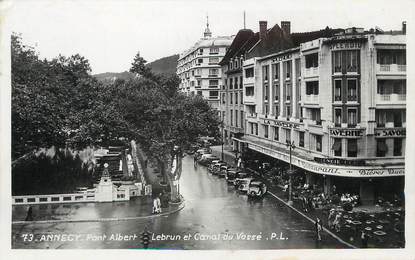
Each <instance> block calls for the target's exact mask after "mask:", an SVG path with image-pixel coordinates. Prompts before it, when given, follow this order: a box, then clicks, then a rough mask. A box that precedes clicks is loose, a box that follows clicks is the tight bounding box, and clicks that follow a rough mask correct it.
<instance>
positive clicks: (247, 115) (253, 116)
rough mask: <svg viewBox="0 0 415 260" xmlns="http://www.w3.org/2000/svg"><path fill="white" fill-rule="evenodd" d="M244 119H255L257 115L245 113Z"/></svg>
mask: <svg viewBox="0 0 415 260" xmlns="http://www.w3.org/2000/svg"><path fill="white" fill-rule="evenodd" d="M246 117H247V118H256V117H257V113H246Z"/></svg>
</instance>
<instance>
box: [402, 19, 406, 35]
mask: <svg viewBox="0 0 415 260" xmlns="http://www.w3.org/2000/svg"><path fill="white" fill-rule="evenodd" d="M402 33H403V34H406V21H403V22H402Z"/></svg>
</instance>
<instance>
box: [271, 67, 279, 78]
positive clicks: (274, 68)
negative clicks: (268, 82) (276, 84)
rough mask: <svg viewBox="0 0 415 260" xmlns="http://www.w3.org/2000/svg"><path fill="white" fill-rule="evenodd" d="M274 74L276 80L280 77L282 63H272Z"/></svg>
mask: <svg viewBox="0 0 415 260" xmlns="http://www.w3.org/2000/svg"><path fill="white" fill-rule="evenodd" d="M272 75H273V77H272V78H273V79H274V80H278V79H279V78H280V64H272Z"/></svg>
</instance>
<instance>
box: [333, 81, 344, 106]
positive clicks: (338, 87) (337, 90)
mask: <svg viewBox="0 0 415 260" xmlns="http://www.w3.org/2000/svg"><path fill="white" fill-rule="evenodd" d="M341 100H342V80H341V79H337V80H334V101H341Z"/></svg>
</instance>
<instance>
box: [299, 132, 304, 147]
mask: <svg viewBox="0 0 415 260" xmlns="http://www.w3.org/2000/svg"><path fill="white" fill-rule="evenodd" d="M298 139H299V140H298V146H300V147H304V132H298Z"/></svg>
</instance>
